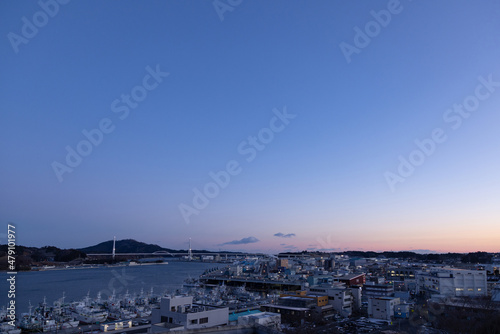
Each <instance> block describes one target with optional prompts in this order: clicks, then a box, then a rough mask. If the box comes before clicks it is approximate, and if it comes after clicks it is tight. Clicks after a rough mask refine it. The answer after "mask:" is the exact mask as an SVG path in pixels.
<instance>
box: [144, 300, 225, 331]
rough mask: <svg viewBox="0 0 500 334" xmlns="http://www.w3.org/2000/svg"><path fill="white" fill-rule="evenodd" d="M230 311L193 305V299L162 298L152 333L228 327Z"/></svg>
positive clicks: (154, 313) (152, 324) (153, 320)
mask: <svg viewBox="0 0 500 334" xmlns="http://www.w3.org/2000/svg"><path fill="white" fill-rule="evenodd" d="M228 321H229V309H228V308H227V307H221V308H217V307H211V306H201V305H196V304H193V297H192V296H188V297H181V296H176V297H166V298H162V299H161V302H160V308H157V309H153V313H152V318H151V330H152V332H154V333H156V332H165V331H172V330H184V329H197V328H207V327H214V326H221V325H227V324H228Z"/></svg>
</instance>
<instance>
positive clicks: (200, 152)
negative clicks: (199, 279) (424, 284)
mask: <svg viewBox="0 0 500 334" xmlns="http://www.w3.org/2000/svg"><path fill="white" fill-rule="evenodd" d="M214 3H215V4H216V5H217V6H215V5H214ZM231 3H232V4H233V5H230V3H229V2H227V1H224V0H221V1H219V2H212V1H144V2H134V1H120V2H111V1H105V2H103V1H85V2H84V1H71V2H68V3H64V1H62V0H61V2H56V1H55V0H53V1H52V0H47V1H44V0H42V1H40V2H35V1H29V2H28V1H27V2H3V3H2V4H1V5H0V6H1V7H2V8H1V11H0V12H1V14H0V15H1V20H0V22H1V23H0V29H1V32H2V36H4V37H3V39H2V42H1V43H0V56H1V58H2V60H3V61H2V62H1V63H0V73H1V75H0V86H1V87H2V89H1V90H0V110H1V114H0V133H1V140H0V157H1V165H0V166H1V173H0V189H1V192H0V219H1V220H2V221H3V222H4V223H5V224H7V223H8V222H11V223H14V224H15V225H16V226H17V231H18V236H17V237H18V243H20V244H23V245H30V246H44V245H55V246H59V247H85V246H88V245H92V244H96V243H98V242H101V241H105V240H109V239H112V237H113V236H117V238H118V239H125V238H134V239H137V240H140V241H144V242H148V243H156V244H159V245H161V246H163V247H170V248H186V247H187V241H188V239H189V238H190V237H191V238H192V240H193V241H192V242H193V247H194V248H204V249H212V250H217V249H226V250H251V251H254V250H257V251H265V252H277V251H282V250H286V249H289V250H290V249H291V250H303V249H311V250H312V249H336V250H344V249H370V250H407V249H432V250H438V251H476V250H488V251H499V248H498V242H497V240H498V237H499V236H500V228H499V227H498V226H499V224H498V222H499V219H500V206H499V205H498V198H499V195H500V194H499V193H500V187H499V186H500V179H499V177H498V170H499V167H500V158H499V155H500V140H499V139H500V137H499V136H500V131H499V128H500V113H499V111H500V84H499V82H500V63H499V62H498V59H500V43H499V42H500V40H499V39H500V37H499V35H498V33H497V32H498V31H499V30H500V22H499V21H498V17H499V14H500V4H499V3H498V2H496V1H493V0H491V1H475V2H470V1H453V2H452V1H443V2H438V3H435V2H432V3H431V2H424V1H407V0H405V1H400V2H397V1H393V0H391V1H371V2H361V1H357V2H349V3H347V2H340V1H316V2H305V1H274V2H269V1H246V0H243V1H241V2H237V1H234V2H231ZM227 6H228V7H227ZM216 7H217V8H216ZM43 8H46V11H44V9H43ZM46 12H48V14H45V13H46ZM374 13H375V14H374ZM388 14H389V15H390V18H389V16H387V15H388ZM384 15H385V16H384ZM221 17H222V19H221ZM375 17H379V20H382V21H380V22H382V23H380V22H379V21H376V19H375ZM26 22H28V23H26ZM35 23H36V24H37V25H38V27H37V25H35ZM31 25H32V26H31ZM30 26H31V28H32V30H30ZM33 28H34V29H37V31H34V30H33ZM367 29H368V30H367ZM370 29H372V30H370ZM359 31H361V34H362V35H365V36H364V37H363V36H362V35H360V34H359V33H358V32H359ZM342 43H344V44H342ZM356 43H357V44H356ZM347 44H348V45H349V47H350V48H351V49H349V50H353V49H352V48H356V50H357V51H356V52H354V53H352V54H349V55H347V56H346V54H345V51H344V52H343V51H342V50H343V49H342V48H341V46H342V45H344V46H345V45H347ZM344 50H345V48H344ZM155 72H156V74H155V75H151V73H155ZM166 73H168V75H167V74H166ZM155 78H156V79H155ZM488 82H489V84H488ZM485 83H486V84H485ZM144 87H146V88H148V87H149V88H148V89H146V88H144ZM153 87H154V88H153ZM478 87H479V88H478ZM477 94H479V95H477ZM477 96H480V97H481V99H479V98H478V97H477ZM134 97H135V98H137V100H134ZM126 99H131V100H129V102H126V101H127V100H126ZM115 101H116V102H115ZM113 103H114V104H113ZM127 103H128V104H127ZM464 103H465V104H467V103H469V105H468V108H469V109H471V110H472V111H470V112H467V111H463V114H459V113H458V112H454V111H453V108H454V107H453V106H454V104H464ZM474 103H475V104H474ZM113 105H114V107H113ZM119 108H121V109H119ZM450 109H452V110H451V111H448V110H450ZM126 110H128V113H127V114H125V112H126ZM277 115H281V118H280V117H279V116H277ZM283 115H289V116H288V118H286V117H285V116H283ZM461 115H466V116H461ZM283 117H284V118H283ZM457 117H458V118H457ZM102 122H104V124H105V125H106V126H104V129H107V131H108V133H103V132H102V131H101V130H102V129H100V130H99V131H101V133H102V138H101V137H100V136H99V135H98V134H97V135H96V137H95V138H94V139H95V141H96V142H97V143H98V144H97V145H93V144H92V143H89V141H88V140H87V138H86V137H85V136H84V134H83V133H82V131H84V130H86V131H92V130H94V129H99V128H100V126H101V125H100V124H103V123H102ZM271 124H273V125H271ZM273 126H274V128H273ZM273 129H274V130H273ZM278 129H279V130H278ZM435 130H438V131H441V136H440V137H439V138H441V141H440V142H435V143H434V146H432V145H431V146H429V147H431V148H432V149H429V150H430V151H429V152H431V153H430V154H428V155H426V154H425V152H424V153H422V152H420V153H419V152H415V150H419V148H418V146H417V145H416V144H415V141H416V140H417V141H420V142H428V140H430V139H429V138H431V139H432V138H433V137H432V136H433V132H434V131H435ZM93 133H96V132H93ZM249 136H250V138H249ZM259 136H260V137H259ZM251 137H255V138H256V139H255V140H257V144H255V146H252V145H253V144H252V143H251ZM443 138H445V139H443ZM435 139H436V138H435ZM86 140H87V143H82V144H80V149H81V150H83V151H82V152H84V153H88V150H89V149H90V148H91V152H90V153H89V154H87V155H86V156H82V157H81V161H80V162H79V163H78V164H77V166H76V167H71V166H69V165H68V164H67V161H66V156H67V154H68V151H67V149H66V148H67V147H68V146H69V147H70V149H72V150H75V151H77V150H78V147H79V146H78V145H79V143H81V142H82V141H86ZM426 140H427V141H426ZM263 142H265V144H264V143H263ZM89 145H90V146H89ZM89 147H90V148H89ZM85 150H87V151H85ZM251 151H252V152H253V153H249V152H251ZM420 151H422V150H420ZM242 152H247V153H244V154H242ZM77 153H78V152H77ZM412 154H413V155H412ZM82 155H83V154H82ZM250 156H252V157H253V159H252V160H251V161H247V160H249V157H250ZM410 156H412V157H413V158H414V160H413V161H414V162H416V165H415V166H413V169H412V171H411V172H408V173H407V174H405V175H401V173H399V172H398V168H399V167H400V164H401V160H400V157H402V158H403V159H405V161H409V160H410ZM415 159H416V160H415ZM419 159H420V160H419ZM228 164H232V165H231V166H232V167H231V168H233V173H232V174H227V175H229V179H228V180H226V181H227V182H226V181H224V182H222V181H221V182H222V183H221V184H223V187H221V186H216V188H213V186H214V185H215V184H212V185H208V184H210V183H211V182H213V180H212V178H211V177H210V173H211V172H213V173H217V172H219V171H226V169H227V166H228ZM55 165H57V166H58V168H59V169H58V170H59V174H58V172H57V170H55V169H54V168H55V167H54V166H55ZM63 165H64V166H66V167H61V166H63ZM61 168H63V169H61ZM64 168H66V169H64ZM69 169H71V170H72V171H71V172H67V171H68V170H69ZM236 170H237V171H236ZM388 173H389V174H388ZM223 174H224V173H223ZM233 174H234V175H233ZM388 175H391V176H390V177H389V179H390V180H392V181H388ZM394 177H396V178H394ZM395 180H396V181H395ZM391 182H392V183H391ZM207 185H208V186H207ZM206 187H208V188H207V189H212V191H213V192H212V193H211V195H210V196H211V197H213V198H209V197H210V196H207V194H205V193H204V189H205V188H206ZM210 187H212V188H210ZM194 189H198V190H199V191H200V192H201V193H202V194H204V196H205V197H206V200H204V201H203V200H201V202H203V203H202V204H201V205H199V207H198V208H197V207H196V205H195V204H194V203H193V201H194V200H195V193H196V191H195V190H194ZM209 191H210V190H209ZM201 202H200V203H201ZM207 203H208V204H207ZM188 207H189V209H186V208H188ZM182 208H184V209H182ZM186 210H187V211H186ZM186 212H187V213H186ZM186 217H188V218H187V219H186ZM275 234H279V235H290V236H288V237H283V236H275ZM292 234H293V235H292ZM4 237H5V236H4Z"/></svg>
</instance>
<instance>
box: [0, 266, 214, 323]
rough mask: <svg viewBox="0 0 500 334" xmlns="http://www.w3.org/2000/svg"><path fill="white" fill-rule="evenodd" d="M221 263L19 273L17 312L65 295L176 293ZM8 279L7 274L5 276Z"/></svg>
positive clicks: (3, 284) (3, 287) (2, 286)
mask: <svg viewBox="0 0 500 334" xmlns="http://www.w3.org/2000/svg"><path fill="white" fill-rule="evenodd" d="M222 266H223V264H218V263H200V262H181V261H175V260H172V261H171V260H169V262H168V264H163V265H162V264H160V265H146V266H131V267H114V268H94V269H68V270H46V271H33V272H19V273H18V274H17V279H16V313H17V314H18V315H20V314H21V313H23V312H28V305H29V303H30V301H31V304H32V305H33V306H38V303H40V302H42V301H43V298H44V297H46V300H47V304H49V305H52V303H53V302H54V301H55V300H57V299H59V298H61V297H62V295H63V292H65V296H66V299H65V301H66V302H70V301H74V300H81V299H82V298H83V297H84V296H85V295H87V293H88V292H90V296H91V297H92V298H95V297H96V296H97V293H98V292H100V293H101V298H103V299H106V298H108V297H109V296H110V295H111V294H112V293H113V289H114V290H115V293H116V295H123V294H124V293H125V292H126V291H127V290H128V291H129V293H130V294H133V293H139V292H140V291H141V289H143V290H144V292H145V293H148V292H149V291H150V290H151V288H153V292H154V293H155V294H161V293H163V292H165V291H175V290H176V289H180V288H181V287H182V283H183V281H184V280H185V279H186V278H188V277H193V278H197V277H198V276H199V275H200V274H202V273H203V272H204V271H205V270H206V269H209V268H214V267H222ZM2 275H3V277H6V278H7V274H6V273H3V274H2ZM6 278H4V279H2V280H1V281H0V291H1V299H0V303H1V304H0V307H2V306H7V303H8V301H9V299H8V298H7V292H8V284H7V280H6Z"/></svg>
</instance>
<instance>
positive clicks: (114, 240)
mask: <svg viewBox="0 0 500 334" xmlns="http://www.w3.org/2000/svg"><path fill="white" fill-rule="evenodd" d="M115 245H116V237H113V261H114V260H115V251H116V248H115Z"/></svg>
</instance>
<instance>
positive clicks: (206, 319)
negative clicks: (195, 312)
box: [200, 318, 208, 324]
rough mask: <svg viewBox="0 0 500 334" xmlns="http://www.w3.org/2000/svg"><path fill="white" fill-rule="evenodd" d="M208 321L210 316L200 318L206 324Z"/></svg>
mask: <svg viewBox="0 0 500 334" xmlns="http://www.w3.org/2000/svg"><path fill="white" fill-rule="evenodd" d="M207 322H208V318H200V324H206V323H207Z"/></svg>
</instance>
